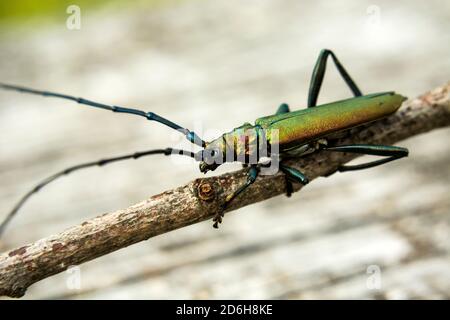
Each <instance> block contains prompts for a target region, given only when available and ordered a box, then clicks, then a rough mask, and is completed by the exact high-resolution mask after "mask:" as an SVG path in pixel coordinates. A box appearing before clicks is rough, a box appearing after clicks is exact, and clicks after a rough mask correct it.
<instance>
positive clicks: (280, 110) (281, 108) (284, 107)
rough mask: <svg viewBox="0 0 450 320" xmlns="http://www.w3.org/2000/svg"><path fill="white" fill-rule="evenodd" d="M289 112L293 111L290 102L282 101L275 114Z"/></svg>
mask: <svg viewBox="0 0 450 320" xmlns="http://www.w3.org/2000/svg"><path fill="white" fill-rule="evenodd" d="M288 112H291V111H290V110H289V106H288V104H287V103H282V104H280V106H279V107H278V109H277V112H275V114H283V113H288Z"/></svg>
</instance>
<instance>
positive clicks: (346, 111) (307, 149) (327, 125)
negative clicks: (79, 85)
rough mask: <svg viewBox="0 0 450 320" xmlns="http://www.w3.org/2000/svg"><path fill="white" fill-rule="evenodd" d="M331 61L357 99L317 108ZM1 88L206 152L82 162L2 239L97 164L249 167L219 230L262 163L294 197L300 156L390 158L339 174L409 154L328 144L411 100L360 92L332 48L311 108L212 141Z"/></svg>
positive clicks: (318, 68) (320, 68) (322, 62)
mask: <svg viewBox="0 0 450 320" xmlns="http://www.w3.org/2000/svg"><path fill="white" fill-rule="evenodd" d="M328 57H331V58H332V60H333V61H334V63H335V65H336V67H337V69H338V71H339V73H340V75H341V76H342V78H343V79H344V81H345V83H346V84H347V85H348V86H349V87H350V89H351V91H352V92H353V95H354V97H353V98H350V99H346V100H342V101H337V102H332V103H328V104H324V105H320V106H317V98H318V95H319V91H320V88H321V85H322V81H323V78H324V75H325V69H326V63H327V59H328ZM0 88H3V89H7V90H15V91H20V92H25V93H31V94H38V95H43V96H48V97H57V98H62V99H67V100H72V101H75V102H78V103H80V104H83V105H87V106H91V107H95V108H100V109H105V110H110V111H113V112H118V113H128V114H134V115H138V116H142V117H145V118H147V119H148V120H153V121H157V122H159V123H162V124H164V125H166V126H168V127H170V128H172V129H175V130H178V131H180V132H181V133H182V134H184V135H185V136H186V138H187V139H188V140H189V141H190V142H192V143H194V144H196V145H198V146H200V147H202V148H203V149H202V150H201V151H198V152H192V151H186V150H179V149H174V148H166V149H155V150H149V151H144V152H137V153H134V154H128V155H124V156H120V157H114V158H108V159H103V160H99V161H93V162H88V163H83V164H79V165H76V166H73V167H70V168H67V169H65V170H63V171H60V172H58V173H56V174H54V175H52V176H50V177H49V178H47V179H45V180H44V181H42V182H41V183H39V184H38V185H36V186H35V187H34V188H33V189H32V190H31V191H29V192H28V193H27V194H25V196H23V197H22V199H21V200H20V201H19V202H18V203H17V204H16V206H15V207H14V208H13V209H12V211H11V212H10V213H9V214H8V215H7V217H6V219H5V220H4V221H3V222H2V224H1V225H0V234H1V233H2V232H3V230H4V228H5V226H6V225H7V224H8V222H9V221H10V220H11V218H12V217H13V216H14V215H15V214H16V213H17V212H18V210H19V209H20V208H21V207H22V205H23V204H24V203H25V202H26V200H27V199H28V198H29V197H30V196H31V195H32V194H34V193H36V192H37V191H39V190H40V189H41V188H42V187H44V186H45V185H47V184H48V183H50V182H52V181H53V180H55V179H57V178H58V177H60V176H62V175H66V174H69V173H71V172H73V171H76V170H79V169H83V168H87V167H91V166H96V165H98V166H102V165H105V164H107V163H111V162H115V161H121V160H126V159H136V158H139V157H143V156H147V155H154V154H164V155H172V154H180V155H187V156H190V157H192V158H194V159H196V160H197V161H200V171H201V172H203V173H206V172H208V171H212V170H215V169H216V168H217V167H219V166H220V165H221V164H223V163H225V162H235V161H238V162H241V163H243V164H244V166H245V167H248V173H247V181H246V182H245V183H244V184H243V185H242V186H240V187H239V188H237V189H236V190H234V191H233V192H231V193H230V194H229V195H228V196H227V197H226V200H225V202H224V203H223V206H222V209H223V210H221V211H220V212H218V213H217V214H216V215H215V217H214V218H213V221H214V227H216V228H217V227H218V224H219V223H221V222H222V218H223V212H224V210H225V208H226V207H227V206H228V205H229V204H230V203H231V201H233V199H234V198H236V196H238V195H239V194H241V193H242V192H243V191H244V190H245V189H246V188H248V187H249V186H250V185H251V184H252V183H253V182H254V181H255V180H256V178H257V177H258V174H259V173H260V171H261V170H262V168H265V167H267V166H268V164H267V163H265V164H263V163H262V161H261V160H262V159H263V158H265V159H266V158H268V159H269V160H270V162H269V164H276V169H278V168H279V169H281V171H282V172H283V173H284V174H285V175H286V193H287V195H288V196H290V195H291V193H292V191H293V185H292V183H301V184H307V183H308V178H307V177H306V176H305V175H304V174H303V173H302V172H300V171H299V170H297V169H295V168H292V167H289V166H287V165H285V164H284V161H283V160H284V159H286V158H288V157H293V156H296V157H299V156H302V155H305V154H309V153H311V152H314V151H317V150H327V151H336V152H351V153H359V154H369V155H378V156H383V157H385V158H382V159H380V160H376V161H372V162H368V163H364V164H359V165H353V166H342V167H340V168H339V169H338V171H350V170H360V169H366V168H371V167H374V166H378V165H381V164H384V163H387V162H389V161H393V160H396V159H399V158H402V157H406V156H407V155H408V149H405V148H401V147H394V146H384V145H366V144H354V145H345V146H328V145H327V137H328V136H329V135H332V134H335V133H337V132H340V131H343V130H347V129H349V128H353V127H356V126H360V125H363V124H367V123H370V122H372V121H376V120H378V119H381V118H384V117H386V116H388V115H390V114H392V113H394V112H396V111H397V109H398V108H399V107H400V106H401V104H402V102H403V101H404V100H406V98H405V97H403V96H401V95H399V94H396V93H394V92H382V93H375V94H369V95H362V93H361V91H360V90H359V88H358V87H357V86H356V84H355V82H354V81H353V80H352V78H351V77H350V75H349V74H348V73H347V71H346V70H345V69H344V67H343V66H342V65H341V63H340V62H339V60H338V59H337V57H336V55H335V54H334V53H333V52H332V51H330V50H328V49H324V50H322V51H321V52H320V54H319V57H318V59H317V62H316V65H315V67H314V70H313V74H312V77H311V83H310V89H309V94H308V105H307V108H306V109H302V110H298V111H293V112H291V111H290V110H289V106H288V105H287V104H284V103H283V104H281V105H280V106H279V108H278V110H277V111H276V113H275V114H274V115H270V116H266V117H262V118H259V119H257V120H256V121H255V124H254V125H252V124H249V123H245V124H243V125H242V126H240V127H237V128H235V129H233V130H232V131H231V132H228V133H225V134H223V135H221V136H220V137H218V138H217V139H215V140H213V141H211V142H205V141H203V140H202V139H201V138H200V137H199V136H198V135H197V134H195V133H194V132H192V131H190V130H188V129H186V128H183V127H181V126H179V125H178V124H175V123H174V122H172V121H170V120H168V119H165V118H163V117H161V116H159V115H157V114H155V113H153V112H145V111H142V110H138V109H132V108H126V107H120V106H114V105H106V104H102V103H98V102H94V101H91V100H87V99H83V98H77V97H73V96H69V95H64V94H59V93H54V92H49V91H39V90H35V89H30V88H25V87H20V86H15V85H8V84H1V83H0ZM276 171H277V170H275V171H274V173H275V172H276Z"/></svg>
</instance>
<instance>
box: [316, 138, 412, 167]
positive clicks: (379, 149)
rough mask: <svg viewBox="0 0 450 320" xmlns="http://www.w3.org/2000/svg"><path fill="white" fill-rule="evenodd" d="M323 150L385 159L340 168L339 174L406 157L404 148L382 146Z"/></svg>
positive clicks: (358, 145)
mask: <svg viewBox="0 0 450 320" xmlns="http://www.w3.org/2000/svg"><path fill="white" fill-rule="evenodd" d="M323 150H327V151H337V152H349V153H360V154H368V155H375V156H383V157H387V158H385V159H380V160H376V161H371V162H367V163H362V164H357V165H352V166H341V167H339V168H338V171H340V172H344V171H354V170H361V169H368V168H372V167H376V166H379V165H381V164H384V163H387V162H390V161H394V160H397V159H400V158H403V157H407V156H408V149H406V148H402V147H395V146H384V145H367V144H352V145H346V146H336V147H325V148H324V149H323Z"/></svg>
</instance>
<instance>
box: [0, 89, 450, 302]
mask: <svg viewBox="0 0 450 320" xmlns="http://www.w3.org/2000/svg"><path fill="white" fill-rule="evenodd" d="M445 126H450V83H447V84H446V85H443V86H441V87H439V88H436V89H435V90H433V91H431V92H428V93H426V94H424V95H422V96H420V97H418V98H416V99H413V100H408V101H406V102H405V103H404V104H403V106H402V107H401V108H400V109H399V111H398V112H397V113H396V114H394V115H392V116H390V117H388V118H385V119H383V120H380V121H377V122H374V123H373V124H370V125H366V126H361V127H358V128H354V129H351V130H349V131H346V132H344V133H343V134H341V135H340V137H335V138H333V140H331V141H330V142H331V144H336V145H340V144H350V143H369V144H394V143H396V142H398V141H400V140H403V139H406V138H409V137H412V136H414V135H417V134H420V133H424V132H427V131H430V130H433V129H436V128H440V127H445ZM445 143H446V142H445ZM355 157H357V155H355V154H348V153H347V154H346V153H338V152H335V153H333V152H326V151H322V152H317V153H314V154H312V155H309V156H306V157H303V158H300V159H295V160H290V165H292V166H293V167H297V168H299V169H301V170H302V171H303V172H304V173H305V174H306V176H307V177H308V178H309V179H310V180H313V179H315V178H317V177H319V176H326V175H329V174H331V173H333V172H335V170H336V169H337V167H338V166H339V165H342V164H344V163H346V162H348V161H350V160H352V159H354V158H355ZM401 161H406V160H401ZM244 181H245V170H240V171H236V172H233V173H227V174H224V175H221V176H217V177H211V178H203V179H196V180H195V181H192V182H190V183H188V184H187V185H184V186H182V187H179V188H176V189H173V190H169V191H166V192H163V193H161V194H158V195H155V196H153V197H151V198H149V199H147V200H144V201H142V202H140V203H138V204H136V205H134V206H131V207H129V208H127V209H124V210H119V211H115V212H111V213H107V214H103V215H101V216H98V217H96V218H94V219H91V220H88V221H86V222H83V223H82V224H81V225H78V226H74V227H72V228H70V229H67V230H66V231H64V232H61V233H59V234H57V235H52V236H50V237H47V238H44V239H41V240H39V241H36V242H34V243H32V244H28V245H25V246H23V247H21V248H18V249H15V250H12V251H10V252H6V253H3V254H2V255H0V295H6V296H10V297H21V296H23V295H24V294H25V291H26V289H27V288H28V287H29V286H30V285H32V284H33V283H35V282H37V281H40V280H42V279H44V278H47V277H49V276H51V275H54V274H56V273H59V272H62V271H64V270H66V268H67V267H69V266H71V265H78V264H81V263H83V262H86V261H89V260H92V259H95V258H97V257H100V256H102V255H105V254H107V253H110V252H113V251H115V250H118V249H121V248H124V247H126V246H129V245H131V244H134V243H137V242H139V241H143V240H147V239H148V238H151V237H154V236H157V235H159V234H162V233H165V232H169V231H172V230H175V229H178V228H181V227H185V226H188V225H190V224H193V223H197V222H200V221H203V220H206V219H209V218H211V217H212V216H213V215H214V213H215V212H216V210H217V208H218V207H219V206H220V204H221V203H223V201H224V199H225V196H226V195H227V194H228V193H229V192H230V190H234V189H236V188H237V186H238V185H241V184H242V183H243V182H244ZM285 187H286V184H285V180H284V176H283V175H282V174H277V175H274V176H262V177H260V178H258V180H257V181H256V182H255V184H254V185H252V186H251V187H250V188H249V189H248V190H247V191H246V192H245V193H244V194H243V195H241V196H239V197H238V198H237V199H236V200H235V201H234V202H233V204H232V205H231V207H230V208H229V209H228V210H227V211H231V210H236V209H238V208H241V207H243V206H247V205H249V204H252V203H255V202H259V201H262V200H265V199H268V198H272V197H275V196H277V195H280V194H282V193H284V192H285ZM295 188H296V191H297V190H299V189H300V188H301V186H299V185H297V186H295ZM225 220H226V219H225ZM225 223H226V221H225ZM211 232H214V231H211Z"/></svg>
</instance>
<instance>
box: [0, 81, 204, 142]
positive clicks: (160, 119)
mask: <svg viewBox="0 0 450 320" xmlns="http://www.w3.org/2000/svg"><path fill="white" fill-rule="evenodd" d="M0 88H2V89H6V90H13V91H18V92H23V93H31V94H36V95H40V96H44V97H54V98H61V99H66V100H72V101H75V102H77V103H79V104H83V105H87V106H91V107H95V108H100V109H105V110H110V111H112V112H119V113H129V114H134V115H138V116H141V117H144V118H147V119H148V120H153V121H156V122H159V123H162V124H164V125H166V126H168V127H170V128H172V129H175V130H177V131H180V132H181V133H183V134H184V135H185V136H186V138H187V139H188V140H189V141H190V142H192V143H194V144H196V145H198V146H200V147H205V145H206V143H205V141H203V140H202V139H201V138H200V137H199V136H198V135H197V134H196V133H194V132H193V131H189V130H188V129H186V128H183V127H181V126H179V125H178V124H176V123H173V122H172V121H170V120H167V119H165V118H163V117H161V116H159V115H157V114H156V113H153V112H145V111H142V110H138V109H132V108H125V107H119V106H114V105H107V104H103V103H98V102H95V101H91V100H87V99H83V98H77V97H74V96H69V95H65V94H60V93H55V92H50V91H40V90H35V89H31V88H26V87H22V86H15V85H10V84H4V83H0Z"/></svg>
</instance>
